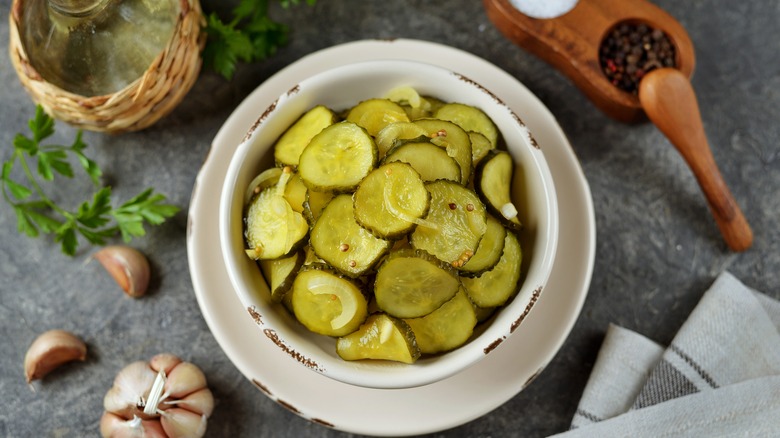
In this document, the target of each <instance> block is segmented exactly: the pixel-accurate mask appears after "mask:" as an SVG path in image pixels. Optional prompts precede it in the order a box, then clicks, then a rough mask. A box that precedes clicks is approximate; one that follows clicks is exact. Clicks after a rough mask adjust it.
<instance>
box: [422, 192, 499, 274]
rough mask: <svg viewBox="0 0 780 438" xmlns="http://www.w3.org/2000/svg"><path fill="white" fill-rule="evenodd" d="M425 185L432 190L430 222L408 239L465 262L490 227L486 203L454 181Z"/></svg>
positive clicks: (457, 263)
mask: <svg viewBox="0 0 780 438" xmlns="http://www.w3.org/2000/svg"><path fill="white" fill-rule="evenodd" d="M425 187H426V188H427V189H428V191H429V192H430V193H431V207H430V209H429V210H428V215H427V216H426V217H425V220H426V222H427V224H426V225H418V226H417V228H415V229H414V231H413V232H412V234H411V235H410V237H409V240H410V242H411V243H412V246H413V247H414V248H417V249H422V250H425V251H427V252H428V253H430V254H433V255H434V256H436V257H437V258H438V259H439V260H443V261H445V262H447V263H451V264H452V265H453V266H457V267H459V266H462V265H463V264H465V263H466V262H467V261H468V260H469V259H470V258H471V257H472V256H473V255H474V253H475V252H476V251H477V247H478V246H479V241H480V240H481V239H482V236H483V235H484V234H485V231H486V230H487V213H486V212H485V206H484V205H482V201H480V200H479V197H478V196H477V195H476V194H475V193H474V192H473V191H471V190H469V189H467V188H466V187H463V186H462V185H460V184H458V183H455V182H452V181H445V180H439V181H433V182H429V183H426V185H425Z"/></svg>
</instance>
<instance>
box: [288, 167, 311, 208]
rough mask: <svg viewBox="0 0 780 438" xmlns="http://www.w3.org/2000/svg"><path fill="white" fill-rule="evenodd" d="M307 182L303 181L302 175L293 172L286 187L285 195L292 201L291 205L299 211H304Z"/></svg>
mask: <svg viewBox="0 0 780 438" xmlns="http://www.w3.org/2000/svg"><path fill="white" fill-rule="evenodd" d="M307 191H308V189H307V188H306V184H304V183H303V180H302V179H301V175H300V174H298V173H293V175H292V176H291V177H290V181H289V182H288V183H287V187H285V188H284V197H285V198H286V199H287V202H289V203H290V207H292V209H293V210H295V211H297V212H298V213H303V203H304V202H305V201H306V192H307Z"/></svg>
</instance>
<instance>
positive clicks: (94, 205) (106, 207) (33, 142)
mask: <svg viewBox="0 0 780 438" xmlns="http://www.w3.org/2000/svg"><path fill="white" fill-rule="evenodd" d="M28 126H29V128H30V133H31V134H32V137H27V136H24V135H22V134H17V135H16V137H15V138H14V141H13V146H14V152H13V154H12V155H11V158H10V159H8V160H7V161H5V162H3V168H2V174H1V175H0V184H1V185H2V191H3V198H4V199H5V201H6V202H7V203H8V204H9V205H10V206H11V207H12V208H13V210H14V213H16V219H17V227H18V229H19V232H20V233H24V234H26V235H27V236H30V237H38V236H39V235H40V234H41V233H43V234H54V239H55V241H56V242H59V243H60V244H61V246H62V252H64V253H65V254H67V255H70V256H73V255H75V253H76V249H77V248H78V245H79V239H78V236H79V235H81V236H82V237H83V238H85V239H86V240H87V241H88V242H89V243H91V244H94V245H105V243H106V240H107V239H110V238H113V237H115V236H116V235H121V237H122V239H123V240H124V241H125V242H130V240H132V238H133V237H138V236H143V235H145V234H146V232H145V230H144V223H149V224H152V225H159V224H161V223H163V222H164V221H165V220H166V219H167V218H169V217H171V216H173V215H174V214H176V212H178V211H179V208H178V207H176V206H174V205H169V204H165V203H164V201H165V196H163V195H161V194H156V193H154V192H153V190H152V189H147V190H145V191H144V192H142V193H141V194H139V195H138V196H135V197H134V198H132V199H130V200H129V201H127V202H125V203H124V204H122V205H120V206H119V207H117V208H113V207H112V206H111V187H102V188H100V189H99V190H97V192H95V194H94V195H93V196H92V199H91V200H89V201H84V202H82V203H81V204H80V205H79V206H78V208H77V209H76V210H75V211H68V210H66V209H64V208H62V207H60V206H59V205H57V204H56V203H55V202H54V201H53V200H52V199H51V198H49V197H48V196H47V195H46V193H45V192H44V190H43V188H42V186H41V184H40V183H39V180H38V178H41V179H43V180H45V181H53V180H54V178H55V175H61V176H64V177H67V178H73V177H74V172H73V168H72V166H71V164H70V162H69V161H68V156H69V154H70V155H72V156H75V157H76V158H77V160H78V162H79V163H80V164H81V167H82V168H83V169H84V171H85V172H86V174H87V175H88V176H89V177H90V179H91V180H92V182H93V184H94V185H95V186H96V187H99V186H100V176H101V175H102V172H101V170H100V168H99V167H98V165H97V164H96V163H95V162H94V161H92V160H91V159H89V158H87V156H86V155H84V149H85V148H86V147H87V145H86V144H85V143H84V142H83V141H82V139H81V131H80V130H79V131H78V132H77V133H76V138H75V139H74V141H73V143H72V144H71V145H70V146H63V145H43V144H42V142H43V141H44V140H46V139H47V138H49V137H51V136H52V134H54V119H52V118H51V117H50V116H49V115H48V114H46V112H45V111H44V110H43V108H42V107H41V106H40V105H38V106H37V108H36V110H35V118H33V119H32V120H30V121H29V123H28ZM31 162H37V164H36V165H35V169H36V172H33V166H31V164H30V163H31ZM17 164H18V165H19V166H20V167H21V170H22V172H23V173H24V175H25V176H26V179H27V181H26V182H25V183H19V182H16V181H14V180H13V179H12V178H11V172H12V170H13V169H14V166H16V165H17ZM36 173H37V175H36Z"/></svg>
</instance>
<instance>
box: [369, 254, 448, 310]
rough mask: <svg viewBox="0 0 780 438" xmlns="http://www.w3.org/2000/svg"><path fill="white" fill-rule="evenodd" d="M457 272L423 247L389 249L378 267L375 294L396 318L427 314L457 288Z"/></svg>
mask: <svg viewBox="0 0 780 438" xmlns="http://www.w3.org/2000/svg"><path fill="white" fill-rule="evenodd" d="M459 286H460V283H459V281H458V277H457V274H456V272H455V271H454V270H453V269H452V268H451V267H450V266H448V265H446V264H444V263H442V262H441V261H439V260H437V259H435V258H434V257H432V256H430V255H429V254H427V253H425V252H424V251H413V250H401V251H397V252H392V253H390V255H388V257H387V258H386V259H385V260H384V261H383V262H382V264H381V265H380V266H379V268H378V269H377V274H376V280H375V281H374V297H375V298H376V302H377V305H378V306H379V308H380V309H382V310H383V311H385V312H387V313H388V314H390V315H392V316H395V317H398V318H418V317H420V316H424V315H427V314H429V313H431V312H433V311H434V310H436V309H438V308H439V306H441V305H442V304H444V303H445V302H447V301H449V300H450V299H451V298H452V297H453V296H454V295H455V293H457V292H458V287H459Z"/></svg>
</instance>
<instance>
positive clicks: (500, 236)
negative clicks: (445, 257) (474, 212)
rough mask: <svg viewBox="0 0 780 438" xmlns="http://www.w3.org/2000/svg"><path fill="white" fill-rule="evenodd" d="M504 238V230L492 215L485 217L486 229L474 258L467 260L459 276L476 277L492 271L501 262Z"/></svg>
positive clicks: (460, 269)
mask: <svg viewBox="0 0 780 438" xmlns="http://www.w3.org/2000/svg"><path fill="white" fill-rule="evenodd" d="M505 238H506V228H504V225H503V224H502V223H501V222H500V221H499V220H498V219H496V218H495V217H493V215H491V214H488V215H487V229H486V231H485V235H484V236H483V237H482V240H480V241H479V246H478V247H477V251H476V252H475V253H474V256H473V257H471V258H470V259H469V261H468V262H466V263H465V264H464V265H463V266H461V267H460V268H458V269H459V271H460V274H461V275H465V276H467V277H477V276H479V274H481V273H483V272H485V271H488V270H490V269H493V267H494V266H496V264H497V263H498V261H499V260H501V254H502V253H503V251H504V239H505Z"/></svg>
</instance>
